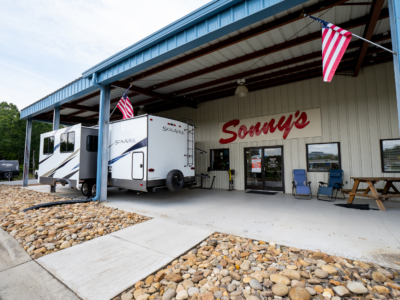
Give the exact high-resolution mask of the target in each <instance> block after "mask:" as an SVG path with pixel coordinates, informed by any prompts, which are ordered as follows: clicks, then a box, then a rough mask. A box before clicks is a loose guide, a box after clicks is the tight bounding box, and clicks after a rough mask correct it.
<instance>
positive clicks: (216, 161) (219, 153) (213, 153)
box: [210, 148, 230, 171]
mask: <svg viewBox="0 0 400 300" xmlns="http://www.w3.org/2000/svg"><path fill="white" fill-rule="evenodd" d="M229 168H230V165H229V149H227V148H225V149H211V150H210V171H227V170H229Z"/></svg>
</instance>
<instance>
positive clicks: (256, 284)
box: [249, 279, 262, 290]
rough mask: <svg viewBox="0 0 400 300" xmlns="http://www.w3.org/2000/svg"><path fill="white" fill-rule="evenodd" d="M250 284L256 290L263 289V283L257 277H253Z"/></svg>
mask: <svg viewBox="0 0 400 300" xmlns="http://www.w3.org/2000/svg"><path fill="white" fill-rule="evenodd" d="M249 284H250V286H251V287H252V288H253V289H255V290H262V285H261V283H260V282H259V281H258V280H256V279H251V280H250V283H249Z"/></svg>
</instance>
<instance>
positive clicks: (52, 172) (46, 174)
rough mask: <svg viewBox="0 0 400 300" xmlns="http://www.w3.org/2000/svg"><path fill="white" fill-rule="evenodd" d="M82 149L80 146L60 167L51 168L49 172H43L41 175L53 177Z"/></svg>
mask: <svg viewBox="0 0 400 300" xmlns="http://www.w3.org/2000/svg"><path fill="white" fill-rule="evenodd" d="M79 151H80V148H79V149H77V150H76V151H75V152H74V153H72V154H71V155H70V156H68V157H67V158H66V159H65V160H64V161H63V162H62V163H61V164H60V165H59V166H58V167H56V168H54V169H52V170H50V171H49V172H47V173H45V174H43V175H42V176H41V177H53V175H54V173H55V172H56V171H57V170H59V169H61V168H62V167H64V166H65V165H66V164H67V163H68V162H69V161H71V160H72V159H73V158H74V157H75V156H76V155H77V154H78V153H79Z"/></svg>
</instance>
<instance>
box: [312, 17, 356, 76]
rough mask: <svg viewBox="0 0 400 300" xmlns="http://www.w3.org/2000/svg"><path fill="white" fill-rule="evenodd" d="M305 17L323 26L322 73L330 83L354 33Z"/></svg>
mask: <svg viewBox="0 0 400 300" xmlns="http://www.w3.org/2000/svg"><path fill="white" fill-rule="evenodd" d="M305 16H307V17H310V18H312V19H314V20H315V21H318V22H320V23H321V24H322V71H323V78H324V81H326V82H330V81H331V80H332V77H333V75H335V71H336V69H337V67H338V65H339V63H340V60H341V59H342V57H343V54H344V53H345V51H346V49H347V46H348V45H349V43H350V40H351V37H352V33H351V32H350V31H347V30H344V29H342V28H340V27H338V26H336V25H333V24H332V23H328V22H325V21H323V20H320V19H317V18H314V17H312V16H309V15H305Z"/></svg>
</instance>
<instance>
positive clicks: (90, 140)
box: [86, 135, 98, 152]
mask: <svg viewBox="0 0 400 300" xmlns="http://www.w3.org/2000/svg"><path fill="white" fill-rule="evenodd" d="M97 148H98V137H97V136H96V135H88V136H87V138H86V151H88V152H97Z"/></svg>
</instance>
